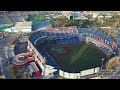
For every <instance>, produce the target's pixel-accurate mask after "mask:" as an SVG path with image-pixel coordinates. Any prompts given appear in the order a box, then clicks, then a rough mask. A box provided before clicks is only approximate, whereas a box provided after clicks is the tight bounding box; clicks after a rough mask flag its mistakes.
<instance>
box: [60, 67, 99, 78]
mask: <svg viewBox="0 0 120 90" xmlns="http://www.w3.org/2000/svg"><path fill="white" fill-rule="evenodd" d="M99 71H100V67H96V68H92V69H88V70H84V71H80V73H68V72H64V71H62V70H59V75H60V76H61V77H63V78H66V79H79V78H81V77H84V76H87V75H92V74H95V73H98V72H99Z"/></svg>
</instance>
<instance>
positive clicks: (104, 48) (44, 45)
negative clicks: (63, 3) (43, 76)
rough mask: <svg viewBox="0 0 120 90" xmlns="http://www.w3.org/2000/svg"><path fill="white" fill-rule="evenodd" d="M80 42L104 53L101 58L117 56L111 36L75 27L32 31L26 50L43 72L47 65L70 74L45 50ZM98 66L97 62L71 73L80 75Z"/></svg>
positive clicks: (96, 30)
mask: <svg viewBox="0 0 120 90" xmlns="http://www.w3.org/2000/svg"><path fill="white" fill-rule="evenodd" d="M82 42H86V43H88V42H89V43H90V44H89V43H88V44H89V45H91V47H95V48H98V49H99V50H100V51H99V52H102V53H104V54H103V55H102V56H103V57H102V58H105V59H106V56H108V55H116V54H117V43H116V41H115V40H114V38H113V37H112V36H110V35H108V34H107V33H105V32H102V31H101V30H98V29H94V28H92V29H90V28H78V29H77V27H76V26H71V27H60V28H50V29H46V30H38V31H34V32H33V33H32V34H30V35H29V37H28V50H29V51H31V52H33V54H34V57H35V60H37V63H39V65H40V67H41V68H42V70H43V71H44V69H45V65H46V64H47V65H50V66H53V67H55V68H56V69H57V70H63V71H64V72H71V70H68V69H67V67H66V66H65V64H61V63H60V62H58V61H56V58H55V55H54V56H53V55H51V54H50V52H49V51H46V50H48V49H50V48H51V47H55V46H56V45H58V46H59V47H66V46H68V45H70V46H72V45H73V44H79V43H82ZM92 45H93V46H92ZM70 46H69V47H70ZM85 47H86V46H85ZM53 49H54V51H56V49H55V48H53ZM63 51H64V50H60V51H57V52H63ZM67 51H71V49H70V48H67ZM61 55H62V54H61ZM102 58H101V59H102ZM100 64H101V62H100V60H99V65H98V64H95V65H93V67H92V66H90V67H89V68H84V69H80V68H78V69H77V70H76V71H75V70H73V72H74V73H75V72H78V71H79V72H81V73H82V71H80V70H86V69H91V68H93V69H95V68H96V69H97V70H98V67H99V68H100ZM104 64H105V63H104ZM79 66H80V64H79ZM93 69H92V70H93ZM93 71H95V70H93ZM98 71H99V70H98ZM98 71H97V72H98ZM94 73H96V72H94ZM92 74H93V72H92ZM79 75H80V73H79ZM68 76H69V75H68ZM83 76H84V75H83Z"/></svg>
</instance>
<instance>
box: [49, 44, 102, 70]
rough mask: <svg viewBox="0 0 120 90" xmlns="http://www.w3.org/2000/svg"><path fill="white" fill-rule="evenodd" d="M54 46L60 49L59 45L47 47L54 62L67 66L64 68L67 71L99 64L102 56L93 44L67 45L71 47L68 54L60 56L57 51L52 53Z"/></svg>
mask: <svg viewBox="0 0 120 90" xmlns="http://www.w3.org/2000/svg"><path fill="white" fill-rule="evenodd" d="M56 47H57V49H58V51H59V49H61V46H54V47H52V48H50V49H49V51H50V52H51V53H50V54H51V55H52V56H53V57H54V58H55V60H56V62H58V63H60V64H62V65H63V66H65V67H67V69H65V71H67V72H80V71H83V70H87V69H91V68H95V67H98V66H101V59H102V58H103V54H104V53H102V52H101V51H100V50H98V49H96V48H95V47H94V46H91V45H88V44H86V43H81V44H73V45H68V47H71V49H72V52H71V53H70V54H69V55H64V56H62V57H59V56H58V54H59V52H58V53H57V52H55V53H54V51H53V50H52V49H53V48H56ZM59 47H60V48H59ZM62 47H63V46H62Z"/></svg>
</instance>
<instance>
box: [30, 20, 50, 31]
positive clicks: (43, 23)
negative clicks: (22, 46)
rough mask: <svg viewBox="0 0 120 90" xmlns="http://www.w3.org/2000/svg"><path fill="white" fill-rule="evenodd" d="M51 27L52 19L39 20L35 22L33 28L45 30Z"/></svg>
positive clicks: (34, 29)
mask: <svg viewBox="0 0 120 90" xmlns="http://www.w3.org/2000/svg"><path fill="white" fill-rule="evenodd" d="M48 28H50V21H49V20H46V21H38V22H33V26H32V30H33V31H36V30H43V29H48Z"/></svg>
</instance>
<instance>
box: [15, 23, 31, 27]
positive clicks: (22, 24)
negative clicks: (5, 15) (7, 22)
mask: <svg viewBox="0 0 120 90" xmlns="http://www.w3.org/2000/svg"><path fill="white" fill-rule="evenodd" d="M31 25H32V22H17V23H16V25H15V27H29V26H31Z"/></svg>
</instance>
